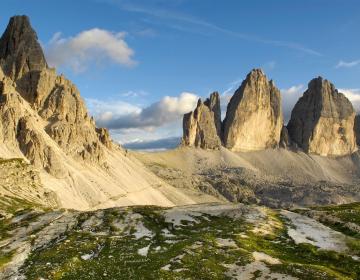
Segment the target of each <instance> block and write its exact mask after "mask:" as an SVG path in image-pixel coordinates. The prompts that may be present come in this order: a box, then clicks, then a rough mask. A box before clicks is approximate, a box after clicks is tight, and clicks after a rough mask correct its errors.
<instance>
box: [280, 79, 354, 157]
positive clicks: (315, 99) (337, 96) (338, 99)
mask: <svg viewBox="0 0 360 280" xmlns="http://www.w3.org/2000/svg"><path fill="white" fill-rule="evenodd" d="M354 118H355V111H354V108H353V106H352V104H351V102H350V101H349V100H348V99H347V98H346V97H345V95H344V94H342V93H340V92H339V91H338V90H337V89H336V88H335V86H334V85H333V84H332V83H331V82H330V81H328V80H326V79H324V78H322V77H318V78H315V79H313V80H311V81H310V82H309V84H308V89H307V90H306V91H305V92H304V94H303V96H302V97H301V98H300V99H299V101H298V102H297V103H296V105H295V107H294V109H293V111H292V113H291V119H290V121H289V124H288V126H287V127H288V130H289V135H290V137H291V139H292V140H293V141H294V142H295V143H297V144H298V145H299V146H300V147H301V148H303V149H304V150H305V151H306V152H309V153H314V154H320V155H324V156H327V155H330V156H341V155H347V154H351V153H352V152H354V151H355V150H356V139H355V135H354Z"/></svg>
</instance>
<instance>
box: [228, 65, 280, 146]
mask: <svg viewBox="0 0 360 280" xmlns="http://www.w3.org/2000/svg"><path fill="white" fill-rule="evenodd" d="M282 126H283V115H282V109H281V96H280V91H279V90H278V89H277V88H276V87H275V85H274V83H273V81H269V80H268V79H267V77H266V76H265V74H264V73H263V72H262V70H260V69H255V70H253V71H251V72H250V73H249V74H248V75H247V77H246V79H245V80H244V81H243V82H242V84H241V86H240V88H239V89H238V90H236V92H235V94H234V95H233V96H232V98H231V100H230V102H229V104H228V106H227V111H226V117H225V120H224V122H223V142H224V145H225V146H226V147H227V148H228V149H230V150H232V151H253V150H262V149H267V148H274V147H277V146H278V145H279V142H280V134H281V130H282Z"/></svg>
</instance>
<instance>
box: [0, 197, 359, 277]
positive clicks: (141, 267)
mask: <svg viewBox="0 0 360 280" xmlns="http://www.w3.org/2000/svg"><path fill="white" fill-rule="evenodd" d="M359 217H360V203H354V204H348V205H342V206H326V207H317V208H311V209H310V208H304V209H299V210H292V211H288V210H273V209H270V208H266V207H260V206H252V205H243V204H229V203H227V204H218V203H211V204H199V205H191V206H182V207H174V208H160V207H155V206H133V207H121V208H109V209H105V210H96V211H92V212H77V211H69V210H58V211H39V210H38V211H34V210H22V211H19V212H16V213H15V214H14V215H13V216H12V217H8V218H3V219H2V220H1V223H0V235H1V236H0V271H1V273H0V275H1V276H0V278H1V279H78V280H80V279H309V280H311V279H359V278H360V220H359Z"/></svg>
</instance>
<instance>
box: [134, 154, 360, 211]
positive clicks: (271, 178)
mask: <svg viewBox="0 0 360 280" xmlns="http://www.w3.org/2000/svg"><path fill="white" fill-rule="evenodd" d="M135 156H136V157H137V158H139V159H140V161H142V162H143V163H144V164H145V165H146V166H147V167H148V168H149V169H150V170H151V171H152V172H153V173H154V174H155V175H157V176H158V177H160V178H162V179H163V180H164V181H166V182H168V183H169V184H170V185H172V186H175V187H177V188H178V189H180V190H182V191H183V192H185V193H186V190H198V191H201V192H202V193H205V194H208V195H210V196H212V197H215V198H217V199H218V200H219V201H230V202H242V203H257V204H262V205H266V206H268V207H273V208H287V207H299V206H312V205H329V204H344V203H351V202H356V201H360V192H359V190H360V181H359V167H358V166H359V164H358V162H359V153H355V154H353V155H352V156H348V157H339V158H324V157H319V156H314V155H307V154H305V153H302V152H296V151H289V150H286V149H268V150H265V151H258V152H247V153H234V152H231V151H229V150H227V149H223V148H222V149H220V150H218V151H204V150H202V149H194V148H178V149H175V150H171V151H166V152H159V153H135Z"/></svg>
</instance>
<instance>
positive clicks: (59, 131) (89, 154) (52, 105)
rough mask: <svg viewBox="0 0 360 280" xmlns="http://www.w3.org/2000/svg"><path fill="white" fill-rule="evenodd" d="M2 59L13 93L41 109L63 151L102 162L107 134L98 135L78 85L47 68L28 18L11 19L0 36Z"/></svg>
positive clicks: (49, 133)
mask: <svg viewBox="0 0 360 280" xmlns="http://www.w3.org/2000/svg"><path fill="white" fill-rule="evenodd" d="M0 59H1V65H2V67H3V69H4V74H5V75H6V76H7V77H8V79H10V80H11V81H12V83H13V87H14V88H13V89H12V93H14V92H15V91H16V92H18V93H19V94H20V95H21V96H22V97H23V98H24V99H25V100H26V101H27V102H28V103H29V105H30V106H31V107H32V108H33V109H34V110H36V111H37V112H38V114H39V115H40V116H41V117H42V119H43V120H44V121H45V122H46V126H45V131H46V132H47V134H48V135H49V136H50V137H51V138H52V139H53V140H55V141H56V143H57V144H58V145H59V146H60V147H61V148H62V149H63V151H64V152H65V153H67V154H69V155H71V156H74V157H75V158H81V159H83V160H86V161H91V162H95V163H99V164H101V163H102V162H103V160H104V147H103V146H102V145H101V143H102V142H101V140H100V139H99V138H100V137H102V139H103V140H102V141H105V138H106V137H105V134H104V132H103V135H98V133H97V131H96V127H95V122H94V121H93V119H92V118H90V116H89V115H88V112H87V109H86V107H85V103H84V101H83V100H82V98H81V97H80V93H79V91H78V90H77V88H76V87H75V85H73V84H72V83H71V82H70V81H69V80H67V79H66V78H65V77H64V76H63V75H60V76H58V75H57V74H56V71H55V69H50V68H48V66H47V63H46V60H45V56H44V54H43V51H42V49H41V46H40V44H39V43H38V41H37V35H36V33H35V31H34V30H33V29H32V27H31V25H30V21H29V19H28V17H26V16H15V17H12V18H11V19H10V22H9V25H8V27H7V28H6V31H5V33H4V35H3V36H2V37H1V39H0ZM3 94H7V92H3ZM28 123H29V121H26V119H25V118H23V119H22V122H21V124H22V125H25V124H28ZM26 127H28V125H26ZM33 133H34V132H31V134H33ZM22 137H25V135H24V134H23V133H20V134H18V135H17V140H18V141H19V143H20V142H21V141H23V140H24V139H22ZM104 137H105V138H104ZM35 138H36V137H35ZM38 140H39V139H38ZM37 142H38V143H40V142H41V141H40V140H39V141H37ZM110 142H111V141H109V140H107V142H106V146H107V147H110V145H111V144H110ZM31 143H32V145H34V144H35V142H31ZM21 146H22V149H21V150H22V151H23V152H24V155H25V156H26V157H28V158H29V157H33V153H29V152H27V151H25V149H24V147H25V146H27V145H25V146H24V145H21ZM38 148H39V147H38ZM47 158H48V157H43V156H41V157H37V160H36V161H37V162H38V161H48V159H47ZM29 160H33V159H32V158H29ZM42 165H43V166H44V167H45V166H46V170H48V171H49V172H50V173H51V172H52V170H51V168H50V167H49V165H48V163H46V162H43V164H42Z"/></svg>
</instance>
